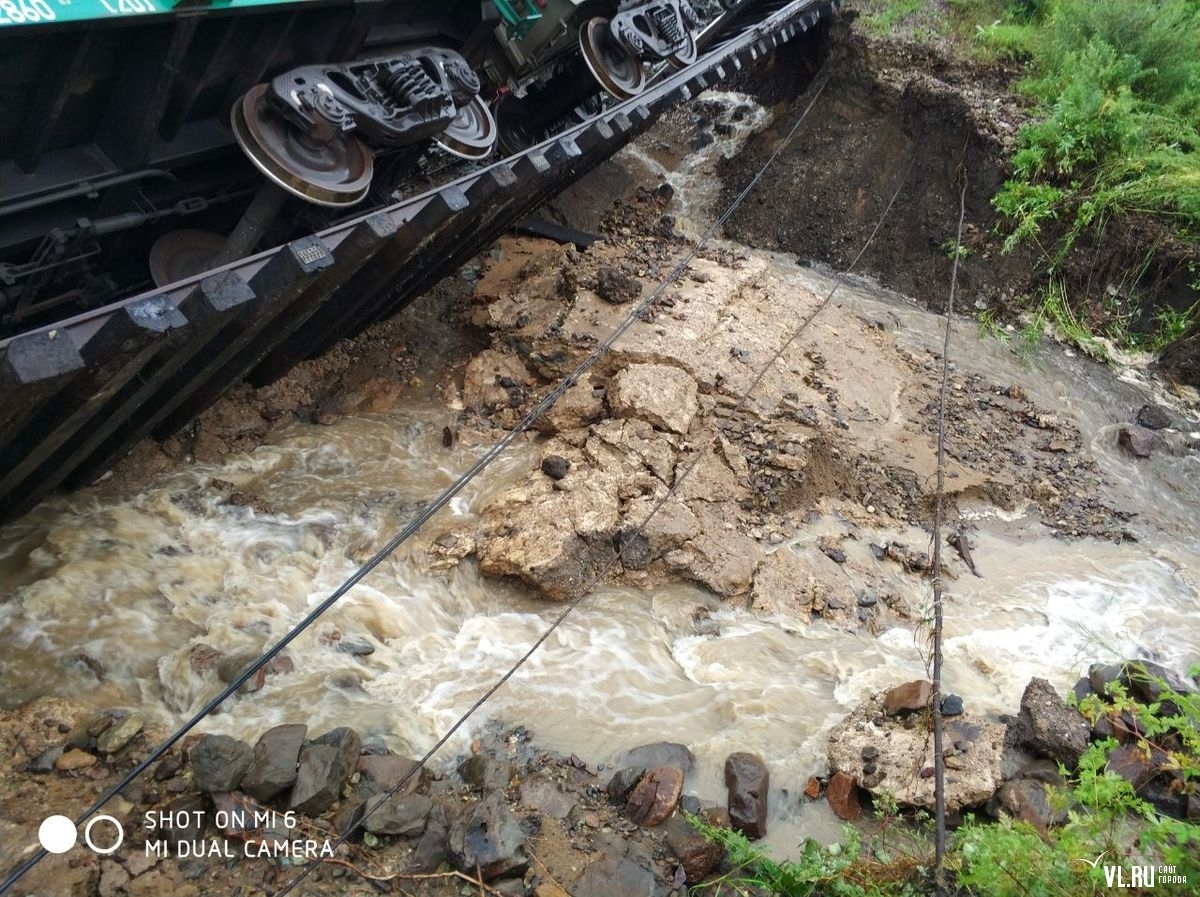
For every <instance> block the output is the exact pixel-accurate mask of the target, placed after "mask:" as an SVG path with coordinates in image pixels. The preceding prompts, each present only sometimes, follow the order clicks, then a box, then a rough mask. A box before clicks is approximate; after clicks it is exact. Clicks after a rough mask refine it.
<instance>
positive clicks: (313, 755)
mask: <svg viewBox="0 0 1200 897" xmlns="http://www.w3.org/2000/svg"><path fill="white" fill-rule="evenodd" d="M361 751H362V740H361V739H360V738H359V737H358V733H357V732H355V731H354V730H353V729H349V728H345V727H342V728H338V729H334V730H333V731H331V732H327V733H326V734H325V735H322V736H321V737H320V738H317V739H315V740H313V741H311V742H309V743H308V744H306V745H304V747H302V748H301V749H300V762H299V768H298V769H297V771H296V784H295V786H294V787H293V788H292V795H291V798H290V800H289V803H288V806H289V807H290V808H291V809H293V810H295V811H297V812H298V813H303V814H304V815H306V816H320V815H321V814H322V813H324V812H325V811H326V810H328V809H329V808H330V807H331V806H333V802H334V801H335V800H337V799H338V796H339V795H340V793H341V790H342V784H343V783H344V782H345V781H346V779H348V778H350V776H351V774H352V773H353V772H354V771H355V770H356V769H357V768H358V755H359V754H360V753H361Z"/></svg>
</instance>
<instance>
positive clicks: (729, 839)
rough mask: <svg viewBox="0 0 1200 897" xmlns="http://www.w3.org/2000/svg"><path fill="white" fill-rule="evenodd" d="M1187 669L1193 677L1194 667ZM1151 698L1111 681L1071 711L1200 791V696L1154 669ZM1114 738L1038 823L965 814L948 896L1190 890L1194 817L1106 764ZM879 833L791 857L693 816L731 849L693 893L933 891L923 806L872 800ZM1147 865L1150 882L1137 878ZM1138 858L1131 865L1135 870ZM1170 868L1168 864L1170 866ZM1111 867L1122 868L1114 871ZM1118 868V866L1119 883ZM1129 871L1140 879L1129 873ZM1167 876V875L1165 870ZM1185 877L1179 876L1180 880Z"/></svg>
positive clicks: (807, 847)
mask: <svg viewBox="0 0 1200 897" xmlns="http://www.w3.org/2000/svg"><path fill="white" fill-rule="evenodd" d="M1191 673H1192V676H1193V678H1200V668H1194V669H1193V670H1192V671H1191ZM1153 681H1154V682H1155V683H1156V685H1157V687H1158V697H1157V699H1156V700H1155V701H1153V702H1151V703H1149V704H1146V703H1142V702H1139V701H1137V700H1135V699H1134V698H1132V697H1131V696H1130V694H1129V692H1128V690H1127V689H1125V688H1124V687H1122V686H1121V685H1119V684H1116V683H1114V684H1112V685H1110V686H1109V688H1108V694H1107V695H1106V696H1105V697H1104V698H1101V697H1099V696H1096V695H1091V696H1089V697H1087V698H1085V699H1084V700H1083V701H1082V702H1080V703H1079V709H1080V711H1081V712H1082V713H1083V714H1084V716H1085V717H1087V719H1088V720H1089V722H1091V723H1092V724H1093V725H1095V724H1096V722H1097V721H1099V720H1101V719H1105V718H1106V719H1108V720H1109V721H1110V722H1111V723H1113V724H1115V725H1119V727H1120V728H1119V729H1118V731H1120V732H1124V733H1126V735H1127V737H1126V740H1127V741H1128V740H1130V739H1132V740H1131V743H1132V744H1133V745H1134V746H1135V750H1136V752H1137V753H1138V754H1144V755H1145V756H1146V757H1147V758H1153V759H1154V762H1155V763H1156V764H1157V766H1158V767H1159V768H1160V769H1161V770H1162V771H1165V772H1169V773H1172V775H1173V780H1174V781H1175V782H1177V783H1178V785H1179V787H1180V788H1181V789H1182V793H1184V794H1196V793H1197V791H1198V790H1200V694H1198V693H1196V692H1195V691H1192V692H1189V693H1181V692H1180V691H1176V690H1173V689H1171V688H1170V687H1168V683H1166V682H1165V681H1164V680H1162V679H1157V678H1154V679H1153ZM1117 744H1118V743H1117V741H1116V740H1115V739H1112V738H1109V739H1105V740H1102V741H1096V742H1093V743H1092V744H1091V745H1090V746H1089V747H1088V749H1087V750H1086V751H1085V752H1084V754H1083V756H1082V757H1081V758H1080V761H1079V764H1078V767H1077V768H1076V769H1075V770H1073V771H1072V770H1067V769H1065V768H1061V767H1060V772H1061V773H1062V775H1063V776H1064V777H1065V779H1066V782H1067V785H1066V787H1064V788H1062V789H1056V790H1053V791H1052V795H1053V800H1054V801H1055V809H1056V810H1058V811H1059V812H1060V813H1061V814H1062V817H1063V818H1064V819H1065V821H1064V822H1063V823H1062V824H1061V825H1056V826H1050V827H1048V828H1047V829H1046V830H1044V831H1043V830H1039V829H1038V828H1036V827H1035V826H1034V825H1031V824H1030V823H1028V822H1020V821H1016V820H1013V819H1010V818H1007V817H1006V818H1003V819H1001V820H1000V821H999V822H988V821H984V820H978V819H974V818H971V817H968V818H967V820H966V822H965V823H964V824H963V825H962V826H960V827H959V828H958V829H957V830H955V831H954V832H953V833H952V835H951V839H950V842H949V844H948V850H947V855H946V863H945V878H946V884H947V891H946V893H948V894H954V895H959V897H1100V895H1106V894H1111V893H1113V891H1112V888H1113V887H1114V886H1115V887H1120V888H1121V891H1122V893H1126V894H1131V895H1137V894H1151V893H1158V894H1171V893H1178V894H1185V893H1194V892H1195V888H1196V885H1197V882H1200V821H1196V820H1192V821H1185V820H1181V819H1175V818H1172V817H1169V816H1164V815H1162V814H1160V813H1159V812H1158V811H1157V810H1156V808H1155V807H1154V806H1153V805H1152V804H1151V803H1150V802H1149V801H1148V800H1147V799H1146V798H1145V796H1144V795H1143V794H1140V793H1138V791H1137V790H1135V788H1134V786H1133V785H1132V784H1131V783H1130V781H1129V780H1128V779H1126V778H1124V777H1122V776H1120V775H1118V774H1117V773H1116V772H1115V771H1113V770H1110V769H1109V768H1108V766H1109V759H1110V755H1111V754H1112V752H1113V751H1114V749H1116V747H1117ZM875 816H876V820H877V822H878V825H877V830H878V834H876V835H874V836H872V837H871V838H870V840H869V841H868V842H864V836H863V835H862V834H861V833H860V832H859V831H858V830H857V829H855V828H854V827H852V826H847V827H846V829H845V835H844V840H843V842H842V843H841V844H837V845H834V846H832V847H822V846H820V845H819V844H817V843H816V842H815V841H812V840H809V841H808V842H806V843H805V844H804V845H803V848H802V853H801V855H800V857H799V858H798V859H796V860H793V861H790V862H778V861H776V860H773V859H771V858H770V857H769V856H768V855H767V854H766V853H765V852H764V851H762V850H761V849H759V848H756V847H754V846H753V845H752V844H751V843H750V842H749V841H747V840H746V838H745V837H744V836H743V835H741V834H738V833H737V832H733V831H730V830H728V829H720V828H714V827H713V826H710V825H707V824H706V823H704V822H703V821H701V820H699V819H697V818H695V817H689V819H690V820H691V822H692V824H693V825H694V826H695V827H696V828H698V829H699V830H700V831H701V832H703V833H704V834H705V835H706V836H707V837H708V838H710V839H712V840H714V841H716V842H718V843H720V844H721V845H722V846H723V847H724V848H725V849H726V851H727V864H728V866H729V868H730V870H731V871H730V872H728V873H727V874H726V875H724V876H723V877H721V878H720V879H717V880H715V881H711V882H708V883H705V884H703V885H700V886H698V887H696V888H694V889H693V891H692V893H693V894H695V895H698V897H721V895H735V894H736V895H747V897H748V895H755V894H763V895H783V897H810V895H811V897H818V895H822V897H823V895H830V897H917V895H927V894H932V893H934V892H935V885H934V873H933V863H934V849H933V842H932V837H931V834H930V829H931V826H932V822H931V820H930V819H929V817H928V815H927V814H925V813H920V814H918V815H916V816H914V817H909V818H907V819H902V818H901V817H900V816H899V810H898V808H897V807H896V805H895V803H894V802H891V801H888V800H886V799H878V798H877V799H876V805H875ZM1150 866H1153V867H1154V869H1155V879H1154V882H1153V883H1150V885H1149V886H1142V887H1139V886H1137V884H1138V882H1142V883H1143V885H1144V884H1145V881H1144V872H1143V870H1145V869H1146V868H1148V867H1150ZM1135 867H1136V868H1137V870H1138V871H1137V872H1134V869H1135ZM1168 869H1173V871H1172V872H1167V871H1166V870H1168ZM1117 870H1120V871H1119V873H1118V871H1117ZM1118 875H1120V879H1119V882H1120V883H1119V884H1118ZM1135 876H1137V877H1136V878H1135ZM1173 877H1174V878H1173ZM1180 877H1183V878H1186V883H1183V882H1182V881H1181V878H1180Z"/></svg>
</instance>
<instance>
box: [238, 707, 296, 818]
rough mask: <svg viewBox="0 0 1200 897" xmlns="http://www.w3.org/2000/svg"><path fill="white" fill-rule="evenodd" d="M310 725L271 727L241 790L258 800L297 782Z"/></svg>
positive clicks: (261, 738) (257, 746)
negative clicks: (301, 752) (298, 767)
mask: <svg viewBox="0 0 1200 897" xmlns="http://www.w3.org/2000/svg"><path fill="white" fill-rule="evenodd" d="M307 734H308V726H305V725H303V724H298V723H297V724H291V725H284V726H275V727H274V728H273V729H268V730H267V731H266V732H264V733H263V734H262V735H261V736H260V737H259V739H258V742H257V743H256V744H255V745H254V761H253V762H252V763H251V764H250V769H249V770H248V771H247V772H246V776H245V778H243V779H242V783H241V790H242V791H244V792H246V794H248V795H250V796H251V797H253V798H254V799H255V800H270V799H271V798H273V797H274V796H275V795H277V794H279V793H280V792H282V791H283V790H284V789H286V788H290V787H291V786H292V785H294V784H295V783H296V765H297V764H298V763H299V760H300V748H301V747H302V746H303V744H304V737H305V736H306V735H307Z"/></svg>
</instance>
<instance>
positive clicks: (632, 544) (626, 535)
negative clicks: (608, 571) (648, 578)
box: [614, 529, 654, 570]
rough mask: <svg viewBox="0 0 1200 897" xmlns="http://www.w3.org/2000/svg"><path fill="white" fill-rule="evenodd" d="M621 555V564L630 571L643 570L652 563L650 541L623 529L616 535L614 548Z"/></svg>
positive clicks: (652, 552) (652, 555) (652, 556)
mask: <svg viewBox="0 0 1200 897" xmlns="http://www.w3.org/2000/svg"><path fill="white" fill-rule="evenodd" d="M614 547H615V548H616V550H617V551H618V552H619V553H620V555H621V563H622V564H623V565H624V566H625V567H626V568H627V569H630V570H645V569H646V568H647V567H649V566H650V564H651V563H652V562H653V561H654V551H653V549H651V547H650V540H649V539H647V538H646V537H645V536H644V535H642V534H641V533H639V532H636V531H634V530H630V529H623V530H621V531H620V532H619V533H617V538H616V545H615V546H614Z"/></svg>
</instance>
